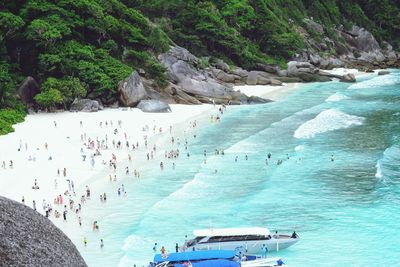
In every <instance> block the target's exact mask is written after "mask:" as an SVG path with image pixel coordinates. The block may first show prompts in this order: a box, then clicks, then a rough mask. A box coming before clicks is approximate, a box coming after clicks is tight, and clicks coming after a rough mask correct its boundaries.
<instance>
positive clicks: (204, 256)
mask: <svg viewBox="0 0 400 267" xmlns="http://www.w3.org/2000/svg"><path fill="white" fill-rule="evenodd" d="M150 266H151V267H274V266H286V265H285V264H284V263H283V261H282V260H281V259H279V258H264V259H260V258H258V257H256V256H247V257H241V256H238V255H237V254H236V252H235V251H233V250H207V251H204V250H203V251H200V250H199V251H190V252H178V253H170V254H164V255H162V254H156V255H155V256H154V262H153V263H151V264H150Z"/></svg>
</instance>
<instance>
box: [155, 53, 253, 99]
mask: <svg viewBox="0 0 400 267" xmlns="http://www.w3.org/2000/svg"><path fill="white" fill-rule="evenodd" d="M158 59H159V61H160V62H161V64H163V66H164V67H165V68H166V69H167V76H168V79H169V81H170V82H171V83H173V84H175V85H176V88H175V90H176V91H177V94H179V93H178V91H183V92H184V93H185V94H187V95H190V96H192V97H194V98H196V99H197V100H199V101H200V102H203V103H210V102H212V101H214V102H215V103H228V102H229V103H232V104H240V103H247V99H248V97H247V96H246V95H244V94H242V93H238V92H236V91H234V90H233V88H232V85H231V84H229V83H233V82H235V81H236V80H241V79H242V78H241V76H240V75H237V74H234V73H226V72H225V71H224V70H220V69H214V72H213V70H211V72H208V71H206V70H204V69H201V68H200V67H198V63H199V60H198V59H197V58H196V57H195V56H194V55H192V54H191V53H190V52H189V51H188V50H186V49H184V48H182V47H178V46H176V47H173V48H171V49H170V50H169V51H168V52H167V53H164V54H161V55H159V57H158ZM222 68H224V69H225V70H228V69H227V68H226V66H225V67H222ZM218 77H219V78H218ZM220 79H221V80H220ZM228 82H229V83H228Z"/></svg>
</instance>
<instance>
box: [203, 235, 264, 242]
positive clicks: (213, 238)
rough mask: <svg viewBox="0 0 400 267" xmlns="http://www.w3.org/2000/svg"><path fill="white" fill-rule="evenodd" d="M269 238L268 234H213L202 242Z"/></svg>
mask: <svg viewBox="0 0 400 267" xmlns="http://www.w3.org/2000/svg"><path fill="white" fill-rule="evenodd" d="M267 239H269V238H268V236H264V235H239V236H237V235H236V236H212V237H210V238H208V239H207V240H204V241H202V242H200V243H218V242H234V241H250V240H267Z"/></svg>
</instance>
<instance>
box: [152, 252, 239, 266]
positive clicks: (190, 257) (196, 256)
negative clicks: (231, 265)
mask: <svg viewBox="0 0 400 267" xmlns="http://www.w3.org/2000/svg"><path fill="white" fill-rule="evenodd" d="M235 255H236V253H235V251H233V250H198V251H188V252H178V253H169V254H167V255H161V254H156V255H155V256H154V263H156V264H158V263H160V262H164V261H170V262H181V261H194V260H211V259H232V258H234V257H235Z"/></svg>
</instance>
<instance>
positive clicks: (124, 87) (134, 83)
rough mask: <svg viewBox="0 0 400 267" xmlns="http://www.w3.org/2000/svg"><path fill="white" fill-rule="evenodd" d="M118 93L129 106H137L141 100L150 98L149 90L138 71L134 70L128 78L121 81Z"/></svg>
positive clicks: (122, 101)
mask: <svg viewBox="0 0 400 267" xmlns="http://www.w3.org/2000/svg"><path fill="white" fill-rule="evenodd" d="M118 94H119V100H120V102H121V103H122V105H124V106H127V107H135V106H136V105H137V104H138V103H139V102H140V100H142V99H146V98H148V92H147V91H146V89H145V88H144V85H143V82H142V80H141V78H140V76H139V73H138V72H137V71H134V72H132V74H131V75H130V76H129V77H128V78H126V79H125V80H123V81H121V82H120V84H119V86H118Z"/></svg>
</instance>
